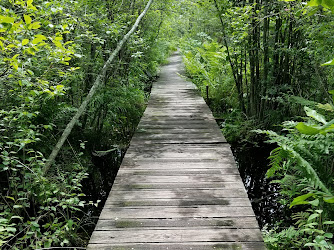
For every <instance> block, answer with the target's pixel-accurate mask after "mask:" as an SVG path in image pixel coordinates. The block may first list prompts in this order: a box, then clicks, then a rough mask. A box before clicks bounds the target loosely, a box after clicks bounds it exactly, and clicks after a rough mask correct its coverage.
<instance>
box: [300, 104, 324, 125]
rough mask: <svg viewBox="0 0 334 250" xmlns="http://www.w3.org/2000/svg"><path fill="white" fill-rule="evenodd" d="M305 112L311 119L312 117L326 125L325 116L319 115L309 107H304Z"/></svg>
mask: <svg viewBox="0 0 334 250" xmlns="http://www.w3.org/2000/svg"><path fill="white" fill-rule="evenodd" d="M304 110H305V112H306V115H307V116H309V117H312V118H313V119H315V120H317V121H318V122H321V123H323V124H326V123H327V122H326V119H325V117H324V116H323V115H321V114H319V113H318V112H317V111H315V110H313V109H310V108H309V107H304Z"/></svg>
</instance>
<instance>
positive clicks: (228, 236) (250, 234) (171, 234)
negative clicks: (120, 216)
mask: <svg viewBox="0 0 334 250" xmlns="http://www.w3.org/2000/svg"><path fill="white" fill-rule="evenodd" d="M199 232H200V233H199ZM203 241H204V242H205V241H207V242H247V241H259V242H261V241H262V236H261V233H260V231H258V230H254V229H211V228H206V229H205V230H203V229H202V230H201V228H194V229H184V228H181V229H173V230H127V231H126V232H124V231H117V230H115V231H94V233H93V235H92V238H91V243H108V244H110V242H113V243H161V242H164V243H176V242H203Z"/></svg>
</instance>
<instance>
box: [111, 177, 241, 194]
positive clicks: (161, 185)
mask: <svg viewBox="0 0 334 250" xmlns="http://www.w3.org/2000/svg"><path fill="white" fill-rule="evenodd" d="M149 179H150V177H148V178H147V180H149ZM128 183H129V182H128ZM131 183H132V184H123V185H121V184H120V185H116V186H115V188H113V190H123V191H130V190H134V189H138V190H147V189H175V188H183V189H216V190H217V189H242V188H244V186H243V184H242V183H240V182H227V183H220V182H210V181H193V182H191V181H188V182H174V183H170V182H161V181H159V182H155V183H151V182H145V181H143V182H131ZM117 184H119V182H117Z"/></svg>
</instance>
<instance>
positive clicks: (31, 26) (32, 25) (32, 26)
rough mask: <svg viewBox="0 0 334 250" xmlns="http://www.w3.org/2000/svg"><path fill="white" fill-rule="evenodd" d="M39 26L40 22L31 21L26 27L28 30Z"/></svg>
mask: <svg viewBox="0 0 334 250" xmlns="http://www.w3.org/2000/svg"><path fill="white" fill-rule="evenodd" d="M40 27H41V23H40V22H34V23H31V24H30V25H29V27H28V29H30V30H37V29H39V28H40Z"/></svg>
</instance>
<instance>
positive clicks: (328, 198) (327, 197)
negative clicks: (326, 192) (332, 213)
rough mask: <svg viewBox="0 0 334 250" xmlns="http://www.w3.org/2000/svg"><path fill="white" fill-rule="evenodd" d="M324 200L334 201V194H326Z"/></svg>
mask: <svg viewBox="0 0 334 250" xmlns="http://www.w3.org/2000/svg"><path fill="white" fill-rule="evenodd" d="M324 202H327V203H334V196H325V197H324Z"/></svg>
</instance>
